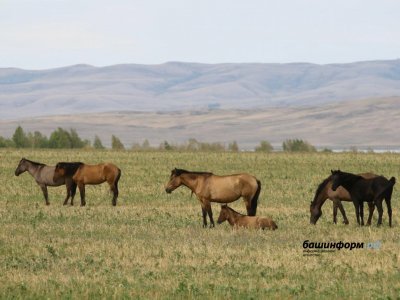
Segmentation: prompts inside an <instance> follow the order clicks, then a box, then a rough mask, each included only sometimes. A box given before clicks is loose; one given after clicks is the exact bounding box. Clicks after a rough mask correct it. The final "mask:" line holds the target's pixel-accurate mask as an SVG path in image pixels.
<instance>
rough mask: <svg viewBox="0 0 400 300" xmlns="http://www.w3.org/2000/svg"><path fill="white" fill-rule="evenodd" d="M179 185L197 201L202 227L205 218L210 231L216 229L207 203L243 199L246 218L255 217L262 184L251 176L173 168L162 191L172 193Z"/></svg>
mask: <svg viewBox="0 0 400 300" xmlns="http://www.w3.org/2000/svg"><path fill="white" fill-rule="evenodd" d="M181 185H184V186H186V187H187V188H189V189H190V190H191V191H192V193H194V194H195V195H196V196H197V198H198V199H199V201H200V203H201V209H202V213H203V227H206V226H207V214H208V217H209V219H210V223H211V224H210V227H214V226H215V224H214V219H213V216H212V210H211V204H210V202H217V203H230V202H233V201H236V200H238V199H239V198H240V197H243V199H244V201H245V204H246V209H247V214H248V215H249V216H255V215H256V212H257V202H258V197H259V195H260V191H261V183H260V181H259V180H258V179H257V178H256V177H254V176H253V175H250V174H246V173H242V174H235V175H226V176H218V175H214V174H213V173H209V172H191V171H186V170H182V169H176V168H175V169H174V170H172V171H171V176H170V179H169V181H168V183H167V184H166V187H165V191H166V192H167V193H171V192H172V191H173V190H175V189H176V188H178V187H180V186H181Z"/></svg>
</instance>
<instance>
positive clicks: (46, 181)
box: [15, 158, 76, 205]
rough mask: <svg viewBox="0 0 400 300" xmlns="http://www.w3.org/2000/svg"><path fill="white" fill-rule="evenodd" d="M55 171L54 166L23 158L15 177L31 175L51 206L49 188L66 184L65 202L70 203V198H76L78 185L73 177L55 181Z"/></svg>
mask: <svg viewBox="0 0 400 300" xmlns="http://www.w3.org/2000/svg"><path fill="white" fill-rule="evenodd" d="M54 171H55V167H54V166H47V165H45V164H42V163H38V162H34V161H31V160H29V159H26V158H22V159H21V160H20V162H19V164H18V167H17V168H16V169H15V176H19V175H20V174H22V173H24V172H28V173H29V174H30V175H32V177H33V178H34V179H35V181H36V183H37V184H38V185H39V186H40V188H41V189H42V192H43V196H44V200H45V201H46V205H50V202H49V195H48V192H47V187H48V186H60V185H64V184H65V186H66V187H67V197H66V198H65V200H64V203H65V202H67V201H68V199H69V197H72V198H73V197H74V195H75V192H76V184H75V182H74V181H73V180H72V176H65V177H63V178H59V179H56V180H54Z"/></svg>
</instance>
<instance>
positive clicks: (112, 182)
mask: <svg viewBox="0 0 400 300" xmlns="http://www.w3.org/2000/svg"><path fill="white" fill-rule="evenodd" d="M71 174H73V176H72V180H73V181H74V182H75V183H76V184H77V186H78V188H79V192H80V195H81V206H85V205H86V201H85V185H86V184H101V183H103V182H106V181H107V183H108V184H109V186H110V189H111V191H112V192H113V198H112V205H113V206H115V205H117V198H118V181H119V179H120V177H121V170H120V169H119V168H118V167H117V166H115V165H114V164H112V163H104V164H98V165H86V164H84V163H79V164H78V165H76V164H71V163H58V164H57V165H56V168H55V172H54V180H57V179H59V178H64V177H65V176H70V175H71Z"/></svg>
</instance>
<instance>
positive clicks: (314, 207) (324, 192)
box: [310, 173, 378, 225]
mask: <svg viewBox="0 0 400 300" xmlns="http://www.w3.org/2000/svg"><path fill="white" fill-rule="evenodd" d="M358 175H360V176H362V177H364V178H374V177H377V176H378V175H376V174H373V173H362V174H358ZM326 199H330V200H332V201H333V223H335V224H336V222H337V210H338V208H339V210H340V212H341V213H342V216H343V223H344V224H346V225H347V224H349V220H348V219H347V216H346V212H345V211H344V208H343V205H342V203H341V201H349V202H351V197H350V194H349V192H348V191H347V190H346V189H345V188H343V187H341V186H340V187H338V189H337V190H336V191H332V175H330V176H329V177H327V178H325V179H324V180H323V181H322V182H321V184H320V185H319V186H318V188H317V190H316V191H315V196H314V200H313V201H312V202H311V205H310V224H313V225H315V224H316V223H317V221H318V219H319V218H320V217H321V215H322V205H323V204H324V203H325V201H326ZM368 208H369V216H368V222H367V224H368V225H371V220H372V215H373V213H374V210H375V205H374V203H372V202H369V203H368Z"/></svg>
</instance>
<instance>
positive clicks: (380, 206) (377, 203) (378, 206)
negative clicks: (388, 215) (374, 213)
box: [374, 199, 383, 226]
mask: <svg viewBox="0 0 400 300" xmlns="http://www.w3.org/2000/svg"><path fill="white" fill-rule="evenodd" d="M382 200H383V199H377V200H376V201H374V202H375V205H376V208H377V209H378V226H380V225H382V215H383V208H382Z"/></svg>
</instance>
